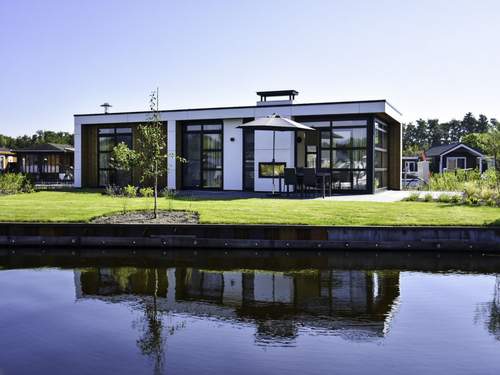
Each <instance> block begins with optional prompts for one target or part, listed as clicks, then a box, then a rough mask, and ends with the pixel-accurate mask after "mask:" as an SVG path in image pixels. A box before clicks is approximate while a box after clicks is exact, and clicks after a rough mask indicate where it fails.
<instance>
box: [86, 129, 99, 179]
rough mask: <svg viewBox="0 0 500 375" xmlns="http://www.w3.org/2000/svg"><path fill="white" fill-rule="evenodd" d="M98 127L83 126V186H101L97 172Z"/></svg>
mask: <svg viewBox="0 0 500 375" xmlns="http://www.w3.org/2000/svg"><path fill="white" fill-rule="evenodd" d="M97 129H98V127H97V126H94V125H85V126H82V186H83V187H97V186H98V185H99V180H98V170H97V165H98V163H97V158H98V154H97V142H98V138H97Z"/></svg>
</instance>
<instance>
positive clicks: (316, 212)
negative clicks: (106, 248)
mask: <svg viewBox="0 0 500 375" xmlns="http://www.w3.org/2000/svg"><path fill="white" fill-rule="evenodd" d="M159 204H160V208H164V209H166V208H169V203H168V201H167V199H165V198H160V199H159ZM171 204H172V208H173V209H176V210H191V211H197V212H198V213H199V214H200V219H201V222H202V223H241V224H315V225H500V209H499V208H493V207H469V206H453V205H450V204H443V203H425V202H396V203H374V202H334V201H323V200H295V199H260V198H253V199H232V200H229V199H228V200H216V199H210V200H208V199H203V200H201V199H200V200H188V199H175V200H173V201H172V202H171ZM152 205H153V200H152V198H133V199H131V198H122V197H109V196H104V195H102V194H100V193H98V192H37V193H33V194H21V195H10V196H1V197H0V222H2V221H3V222H5V221H19V222H20V221H24V222H26V221H35V222H85V221H89V220H90V219H92V218H94V217H96V216H101V215H105V214H110V213H113V212H121V211H123V210H124V209H126V210H138V209H150V208H152Z"/></svg>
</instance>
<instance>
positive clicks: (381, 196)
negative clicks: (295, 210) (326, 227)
mask: <svg viewBox="0 0 500 375" xmlns="http://www.w3.org/2000/svg"><path fill="white" fill-rule="evenodd" d="M412 193H419V194H420V195H421V197H423V196H424V195H426V194H429V193H430V194H432V196H433V198H434V199H437V198H438V197H439V196H440V195H441V194H445V193H446V194H449V195H456V194H460V193H457V192H444V191H430V192H429V191H416V190H386V191H382V192H380V193H376V194H359V195H340V194H336V195H332V196H331V197H326V198H325V199H326V200H332V201H343V202H398V201H401V200H403V199H405V198H407V197H409V196H410V195H411V194H412ZM177 195H178V196H181V197H192V198H196V199H200V198H201V199H245V198H272V197H271V196H270V193H258V192H241V191H203V190H183V191H179V192H178V193H177ZM276 198H277V199H278V198H290V199H323V198H322V197H321V196H318V195H313V194H307V195H306V196H305V197H303V196H301V195H300V193H298V194H292V193H291V194H290V195H289V196H287V195H286V193H282V194H281V195H277V196H276Z"/></svg>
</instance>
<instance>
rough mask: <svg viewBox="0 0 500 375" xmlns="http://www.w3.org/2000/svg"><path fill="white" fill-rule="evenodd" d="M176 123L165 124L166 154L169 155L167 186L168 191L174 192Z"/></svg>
mask: <svg viewBox="0 0 500 375" xmlns="http://www.w3.org/2000/svg"><path fill="white" fill-rule="evenodd" d="M175 128H176V121H175V120H171V121H169V122H168V124H167V153H168V155H169V157H168V160H167V164H168V175H167V186H168V188H169V189H174V190H175V185H176V173H175V172H176V162H175V155H176V153H177V150H176V129H175Z"/></svg>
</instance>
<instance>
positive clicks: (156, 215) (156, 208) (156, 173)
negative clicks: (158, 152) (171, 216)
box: [154, 162, 158, 219]
mask: <svg viewBox="0 0 500 375" xmlns="http://www.w3.org/2000/svg"><path fill="white" fill-rule="evenodd" d="M154 185H155V186H154V199H155V204H154V218H155V219H156V218H157V217H158V165H157V163H156V162H155V182H154Z"/></svg>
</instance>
